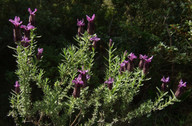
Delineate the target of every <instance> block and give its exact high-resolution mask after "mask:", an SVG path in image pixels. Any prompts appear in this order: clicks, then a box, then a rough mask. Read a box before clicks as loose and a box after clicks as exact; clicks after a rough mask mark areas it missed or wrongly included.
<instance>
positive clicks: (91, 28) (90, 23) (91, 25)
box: [86, 14, 95, 35]
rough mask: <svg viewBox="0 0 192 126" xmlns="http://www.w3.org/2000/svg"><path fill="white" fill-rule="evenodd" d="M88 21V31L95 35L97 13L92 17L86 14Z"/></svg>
mask: <svg viewBox="0 0 192 126" xmlns="http://www.w3.org/2000/svg"><path fill="white" fill-rule="evenodd" d="M86 18H87V21H88V26H87V32H88V33H89V34H90V35H93V34H94V33H95V24H94V22H93V21H94V19H95V14H93V16H92V17H91V18H90V17H89V16H87V15H86Z"/></svg>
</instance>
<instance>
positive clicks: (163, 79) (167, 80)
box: [161, 76, 169, 83]
mask: <svg viewBox="0 0 192 126" xmlns="http://www.w3.org/2000/svg"><path fill="white" fill-rule="evenodd" d="M161 81H162V82H163V83H168V82H169V77H167V78H165V77H164V76H163V78H161Z"/></svg>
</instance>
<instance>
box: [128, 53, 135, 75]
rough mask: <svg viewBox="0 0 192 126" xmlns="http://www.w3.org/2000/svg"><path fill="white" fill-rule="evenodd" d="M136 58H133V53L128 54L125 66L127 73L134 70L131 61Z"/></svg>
mask: <svg viewBox="0 0 192 126" xmlns="http://www.w3.org/2000/svg"><path fill="white" fill-rule="evenodd" d="M136 58H137V56H135V54H134V53H130V54H129V56H128V61H129V62H128V64H127V70H128V71H129V72H131V71H133V69H134V63H133V60H134V59H136Z"/></svg>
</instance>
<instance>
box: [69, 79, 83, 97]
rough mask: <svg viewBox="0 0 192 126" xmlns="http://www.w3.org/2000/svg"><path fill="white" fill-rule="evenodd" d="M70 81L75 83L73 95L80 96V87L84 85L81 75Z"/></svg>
mask: <svg viewBox="0 0 192 126" xmlns="http://www.w3.org/2000/svg"><path fill="white" fill-rule="evenodd" d="M72 83H74V84H75V88H74V90H73V96H74V97H75V98H77V97H79V96H80V88H81V87H82V86H83V85H84V83H83V81H82V79H81V75H79V76H78V77H77V78H75V80H73V81H72Z"/></svg>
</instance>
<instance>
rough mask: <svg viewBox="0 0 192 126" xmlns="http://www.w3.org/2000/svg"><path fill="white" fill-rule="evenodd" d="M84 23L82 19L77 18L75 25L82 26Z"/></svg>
mask: <svg viewBox="0 0 192 126" xmlns="http://www.w3.org/2000/svg"><path fill="white" fill-rule="evenodd" d="M84 25H85V23H84V19H82V20H79V19H77V26H79V27H80V26H84Z"/></svg>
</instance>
